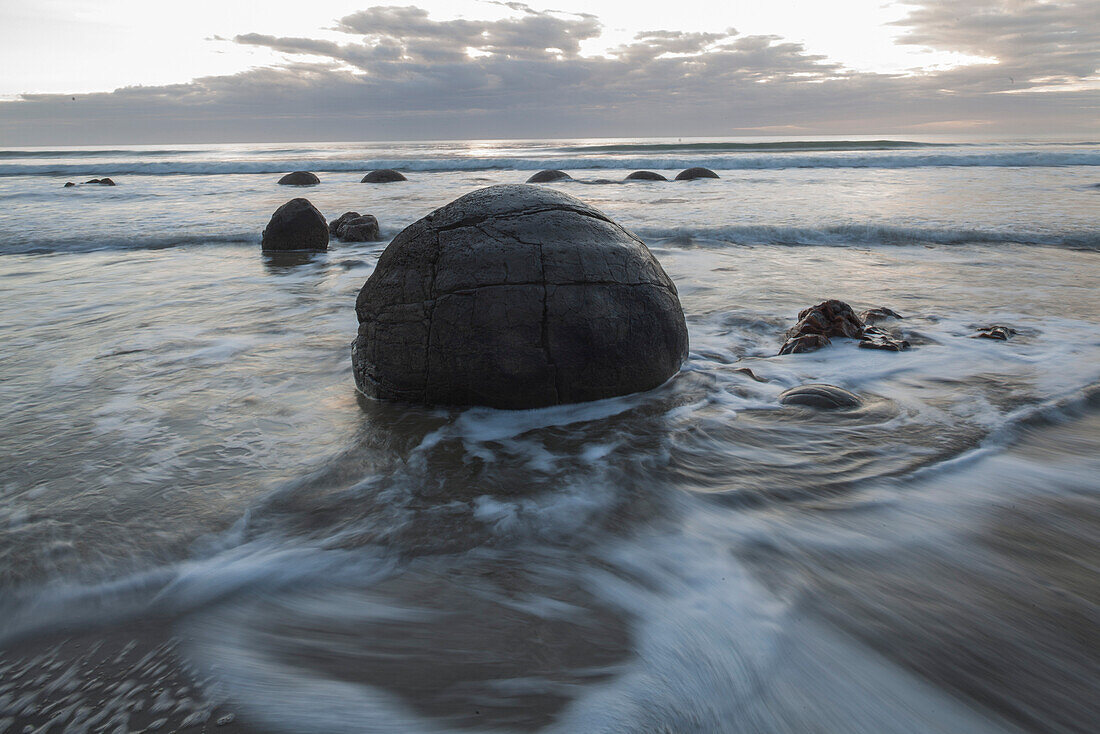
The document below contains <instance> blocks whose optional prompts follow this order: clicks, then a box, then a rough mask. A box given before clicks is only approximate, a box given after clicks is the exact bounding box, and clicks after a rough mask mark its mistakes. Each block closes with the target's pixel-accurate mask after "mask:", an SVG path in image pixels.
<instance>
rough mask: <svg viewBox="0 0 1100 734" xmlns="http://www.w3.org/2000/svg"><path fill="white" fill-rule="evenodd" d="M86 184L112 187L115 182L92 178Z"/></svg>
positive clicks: (107, 179)
mask: <svg viewBox="0 0 1100 734" xmlns="http://www.w3.org/2000/svg"><path fill="white" fill-rule="evenodd" d="M84 183H86V184H99V185H100V186H114V185H115V182H114V181H112V180H111V179H109V178H93V179H91V180H90V181H85V182H84Z"/></svg>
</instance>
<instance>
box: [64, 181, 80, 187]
mask: <svg viewBox="0 0 1100 734" xmlns="http://www.w3.org/2000/svg"><path fill="white" fill-rule="evenodd" d="M70 186H76V184H74V183H73V182H72V181H66V182H65V185H64V186H62V187H61V188H63V189H67V188H69V187H70Z"/></svg>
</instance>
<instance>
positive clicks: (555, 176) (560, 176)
mask: <svg viewBox="0 0 1100 734" xmlns="http://www.w3.org/2000/svg"><path fill="white" fill-rule="evenodd" d="M572 179H573V177H572V176H570V175H569V174H568V173H566V172H565V171H558V170H546V171H539V172H538V173H536V174H535V175H534V176H532V177H531V178H529V179H527V183H529V184H535V183H550V182H551V181H569V180H572Z"/></svg>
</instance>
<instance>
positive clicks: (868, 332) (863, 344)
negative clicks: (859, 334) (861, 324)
mask: <svg viewBox="0 0 1100 734" xmlns="http://www.w3.org/2000/svg"><path fill="white" fill-rule="evenodd" d="M909 346H910V344H909V342H908V341H906V340H905V339H899V338H897V337H895V336H893V335H891V334H888V333H886V332H885V331H882V330H881V329H876V328H875V327H874V326H868V327H867V328H865V329H864V330H863V338H862V339H860V340H859V348H860V349H882V350H885V351H887V352H901V351H904V350H906V349H908V348H909Z"/></svg>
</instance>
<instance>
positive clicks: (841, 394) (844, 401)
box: [779, 384, 863, 410]
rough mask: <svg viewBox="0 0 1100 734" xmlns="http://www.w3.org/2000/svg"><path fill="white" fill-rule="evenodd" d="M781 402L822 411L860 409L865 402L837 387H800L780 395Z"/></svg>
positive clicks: (818, 385) (816, 385) (815, 385)
mask: <svg viewBox="0 0 1100 734" xmlns="http://www.w3.org/2000/svg"><path fill="white" fill-rule="evenodd" d="M779 402H780V403H782V404H783V405H802V406H805V407H807V408H818V409H821V410H839V409H843V408H858V407H859V406H860V405H862V404H863V400H861V399H860V397H859V396H858V395H856V394H855V393H853V392H849V391H847V390H845V389H844V388H841V387H837V386H836V385H821V384H813V385H799V386H798V387H792V388H791V389H790V390H784V391H783V392H781V393H779Z"/></svg>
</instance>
